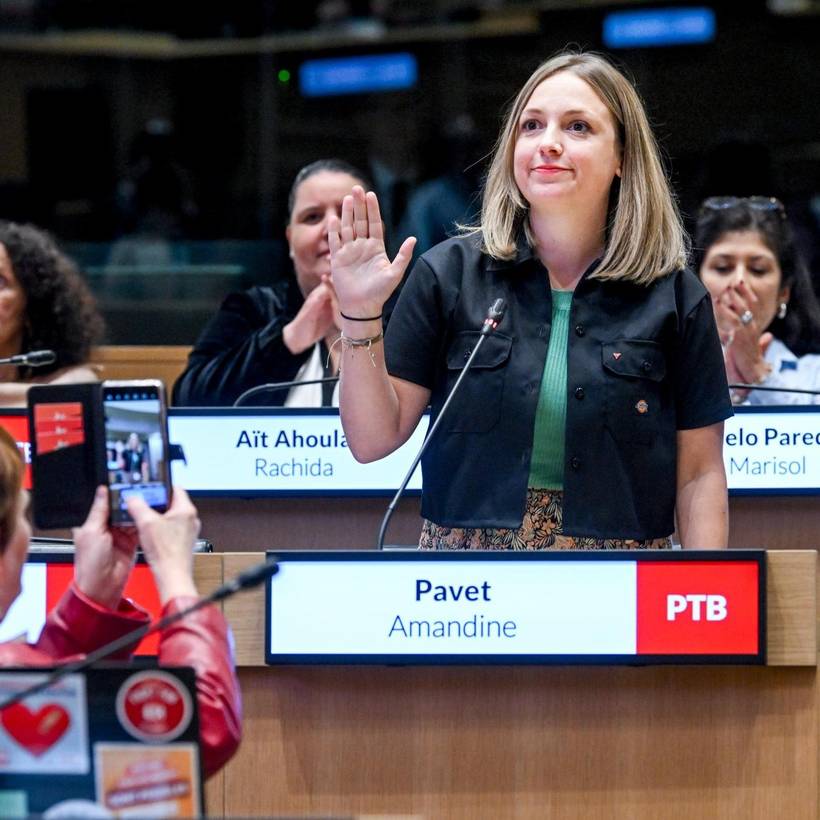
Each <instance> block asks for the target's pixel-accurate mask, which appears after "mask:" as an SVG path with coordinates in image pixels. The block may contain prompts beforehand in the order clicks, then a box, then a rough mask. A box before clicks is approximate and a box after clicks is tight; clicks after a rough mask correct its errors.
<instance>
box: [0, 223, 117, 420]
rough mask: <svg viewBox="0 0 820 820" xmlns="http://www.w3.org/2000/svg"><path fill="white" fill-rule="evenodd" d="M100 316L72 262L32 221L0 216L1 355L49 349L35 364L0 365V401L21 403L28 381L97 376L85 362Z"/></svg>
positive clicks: (5, 404) (52, 381) (99, 333)
mask: <svg viewBox="0 0 820 820" xmlns="http://www.w3.org/2000/svg"><path fill="white" fill-rule="evenodd" d="M102 328H103V323H102V318H101V317H100V314H99V313H98V311H97V307H96V304H95V302H94V298H93V297H92V295H91V292H90V291H89V289H88V287H87V286H86V284H85V281H84V280H83V279H82V277H81V276H80V274H79V272H78V271H77V268H76V267H75V265H74V263H73V262H72V261H71V260H70V259H69V258H68V257H67V256H65V254H63V253H62V252H61V251H60V249H59V248H58V247H57V245H56V244H55V243H54V241H53V240H52V239H51V237H50V236H49V235H48V234H46V233H45V232H44V231H41V230H39V229H38V228H35V227H34V226H33V225H18V224H16V223H14V222H5V221H0V358H8V357H10V356H16V355H17V354H19V353H27V352H30V351H32V350H53V351H54V352H55V354H56V355H57V358H56V361H55V362H54V363H53V364H50V365H46V366H44V367H38V368H36V369H33V368H30V367H15V366H13V365H0V406H2V407H20V406H22V407H25V404H26V394H27V393H28V389H29V387H30V386H31V385H32V384H55V383H70V382H88V381H96V380H97V375H96V373H95V372H94V371H93V370H92V369H91V367H90V366H89V364H88V361H89V358H90V356H91V348H92V346H93V345H95V344H97V343H98V342H99V341H100V338H101V336H102Z"/></svg>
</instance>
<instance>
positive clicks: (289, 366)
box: [173, 280, 312, 407]
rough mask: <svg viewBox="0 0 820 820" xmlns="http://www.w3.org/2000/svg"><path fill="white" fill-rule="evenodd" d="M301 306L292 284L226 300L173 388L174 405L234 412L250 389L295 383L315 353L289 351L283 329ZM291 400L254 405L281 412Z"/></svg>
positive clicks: (276, 395) (281, 395) (278, 396)
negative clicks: (239, 401)
mask: <svg viewBox="0 0 820 820" xmlns="http://www.w3.org/2000/svg"><path fill="white" fill-rule="evenodd" d="M302 303H303V299H302V295H301V293H300V292H299V288H298V287H297V286H296V284H295V283H294V282H292V281H290V280H285V281H283V282H281V283H277V285H276V287H254V288H251V289H250V290H246V291H243V292H241V293H232V294H230V295H229V296H227V297H226V299H225V301H224V302H223V303H222V306H221V307H220V308H219V312H218V313H217V314H216V316H214V317H213V319H211V321H210V322H208V324H207V326H206V327H205V330H204V331H203V332H202V334H201V335H200V337H199V339H198V341H197V343H196V345H195V346H194V349H193V350H192V351H191V355H190V356H189V357H188V366H187V367H186V368H185V371H184V372H183V374H182V375H181V376H180V377H179V379H177V382H176V384H175V385H174V391H173V404H175V405H177V406H179V407H225V406H228V407H229V406H230V405H232V404H233V403H234V401H236V399H237V398H238V397H239V396H240V395H241V394H242V393H244V392H245V391H246V390H248V389H249V388H251V387H256V386H257V385H260V384H266V383H268V382H286V381H291V380H292V379H294V378H295V377H296V374H297V373H298V371H299V368H300V367H301V366H302V364H303V363H304V362H305V361H306V360H307V359H308V358H309V356H310V354H311V353H312V348H308V349H307V350H305V351H304V352H303V353H299V354H296V355H294V354H293V353H291V352H290V351H289V350H288V349H287V347H285V343H284V341H283V340H282V329H283V328H284V327H285V325H286V324H288V322H290V321H291V320H292V319H293V317H294V316H295V315H296V314H297V313H298V311H299V308H300V307H301V305H302ZM287 396H288V391H287V390H279V391H276V392H271V393H267V394H263V395H261V396H258V397H257V398H256V399H255V401H254V404H256V405H259V404H267V405H270V406H272V407H279V406H281V405H283V404H284V403H285V400H286V399H287Z"/></svg>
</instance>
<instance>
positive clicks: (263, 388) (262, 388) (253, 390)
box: [0, 362, 339, 407]
mask: <svg viewBox="0 0 820 820" xmlns="http://www.w3.org/2000/svg"><path fill="white" fill-rule="evenodd" d="M0 364H2V362H0ZM337 381H339V377H338V376H328V377H327V378H325V379H306V380H304V381H294V382H271V383H270V384H257V385H256V387H250V388H248V389H247V390H246V391H245V392H244V393H240V395H239V397H238V398H237V399H236V401H235V402H234V403H233V405H232V406H233V407H241V406H242V405H243V404H244V402H245V399H249V398H250V397H251V396H255V395H256V394H257V393H267V392H268V391H270V392H271V393H275V392H276V391H277V390H290V388H291V387H300V386H301V385H303V384H330V383H331V382H337Z"/></svg>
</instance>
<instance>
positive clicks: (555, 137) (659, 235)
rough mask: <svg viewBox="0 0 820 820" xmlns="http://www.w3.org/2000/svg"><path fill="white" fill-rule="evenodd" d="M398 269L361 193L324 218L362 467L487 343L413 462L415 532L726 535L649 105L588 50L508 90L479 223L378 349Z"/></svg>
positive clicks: (716, 424)
mask: <svg viewBox="0 0 820 820" xmlns="http://www.w3.org/2000/svg"><path fill="white" fill-rule="evenodd" d="M413 243H414V240H413V239H412V238H410V239H408V240H406V241H405V242H404V244H403V245H402V247H401V248H400V249H399V253H398V254H397V256H396V258H395V260H393V261H392V262H391V261H390V260H389V259H388V258H387V256H386V255H385V252H384V242H383V237H382V229H381V221H380V219H379V208H378V202H377V200H376V197H375V195H374V194H373V193H367V194H365V192H364V191H363V190H362V189H361V188H356V189H354V192H353V195H352V196H349V197H346V198H345V201H344V204H343V208H342V215H341V219H340V220H338V219H336V220H332V222H331V227H330V249H331V267H332V271H333V285H334V288H335V291H336V294H337V297H338V301H339V306H340V310H341V315H342V333H343V339H342V342H343V350H344V353H343V361H342V372H343V374H344V375H343V379H342V387H341V411H342V420H343V423H344V428H345V433H346V435H347V441H348V444H349V446H350V447H351V450H352V452H353V453H354V455H355V456H356V457H357V458H358V459H359V460H361V461H370V460H373V459H378V458H381V457H383V456H385V455H386V454H388V453H390V452H392V451H393V450H395V449H396V448H397V447H398V446H400V445H401V444H402V443H403V442H404V441H406V439H407V438H408V437H409V435H410V434H411V433H412V431H413V429H414V428H415V427H416V425H417V424H418V422H419V419H420V418H421V416H422V413H423V412H424V408H425V407H426V406H427V405H428V403H429V404H431V407H432V415H433V418H435V417H436V415H437V414H438V413H439V412H440V410H441V406H442V404H443V402H444V400H445V397H446V395H447V393H448V392H449V390H450V389H451V387H452V386H453V384H454V383H455V380H456V378H457V376H458V374H459V372H460V370H461V368H462V367H463V365H464V362H465V360H466V358H467V357H468V356H469V354H470V351H471V350H472V348H473V347H474V345H475V343H476V341H477V338H478V331H479V329H480V327H481V325H482V322H483V320H484V317H485V315H486V312H487V308H488V307H489V305H491V304H492V303H493V301H494V300H495V299H496V298H498V297H502V298H504V299H505V300H506V303H507V311H506V315H505V317H504V319H503V321H502V323H501V325H500V328H499V330H498V331H496V332H495V333H494V334H493V335H492V336H490V337H489V338H488V339H487V342H486V343H485V344H484V345H483V347H482V348H481V350H480V351H479V355H478V356H477V358H476V361H475V363H474V366H473V368H472V370H471V372H470V373H468V374H467V377H466V378H465V381H464V382H463V384H462V388H461V390H460V392H459V394H458V396H457V398H456V399H455V401H454V402H453V404H452V405H451V407H450V409H449V411H448V417H447V419H445V420H444V421H443V423H442V427H441V428H440V430H439V431H438V433H437V434H436V439H435V440H434V441H433V442H432V443H431V446H430V448H429V449H428V451H427V453H426V454H425V458H424V461H423V469H424V492H423V496H422V515H423V517H424V519H425V521H424V526H423V530H422V536H421V544H420V545H421V546H422V547H424V548H432V549H436V548H438V549H442V548H444V549H448V548H449V549H476V548H477V549H498V548H504V549H541V548H549V547H554V548H568V549H577V548H589V549H607V548H621V547H631V548H644V547H655V548H658V547H665V546H668V545H669V544H670V541H669V536H670V535H671V533H672V531H673V529H674V526H675V521H674V517H675V513H677V531H678V535H679V537H680V541H681V543H682V544H683V546H684V547H694V548H724V547H725V546H726V542H727V530H728V521H727V492H726V476H725V472H724V467H723V459H722V443H723V421H724V419H726V418H727V417H728V416H730V415H731V413H732V410H731V404H730V402H729V392H728V389H727V384H726V376H725V372H724V368H723V360H722V356H721V349H720V342H719V339H718V336H717V331H716V329H715V321H714V316H713V313H712V306H711V301H710V299H709V295H708V293H707V292H706V290H705V288H704V287H703V285H701V283H700V282H699V281H698V280H697V277H696V276H695V275H694V274H693V273H692V272H691V271H688V270H684V265H685V260H686V250H687V247H686V241H685V234H684V232H683V229H682V227H681V223H680V219H679V216H678V212H677V209H676V207H675V205H674V202H673V199H672V196H671V193H670V190H669V185H668V182H667V180H666V177H665V175H664V172H663V169H662V165H661V162H660V159H659V155H658V149H657V145H656V142H655V140H654V137H653V135H652V132H651V130H650V127H649V124H648V121H647V118H646V114H645V112H644V109H643V106H642V104H641V101H640V99H639V97H638V95H637V93H636V91H635V89H634V88H633V86H632V85H631V84H630V83H629V81H628V80H627V79H626V78H625V77H624V76H623V75H622V74H621V73H620V72H619V71H617V70H616V69H615V68H614V67H613V66H612V65H611V64H610V63H609V62H608V61H607V60H606V59H604V58H603V57H601V56H598V55H595V54H583V53H582V54H561V55H559V56H557V57H554V58H553V59H551V60H549V61H547V62H546V63H544V64H543V65H542V66H540V67H539V68H538V69H537V70H536V71H535V72H534V73H533V75H532V76H531V77H530V78H529V80H527V82H526V83H525V85H524V87H523V88H522V89H521V91H520V92H519V93H518V96H517V97H516V99H515V101H514V103H513V106H512V109H511V111H510V113H509V116H508V117H507V120H506V124H505V126H504V128H503V130H502V133H501V135H500V137H499V140H498V143H497V146H496V149H495V153H494V157H493V161H492V164H491V167H490V170H489V174H488V177H487V183H486V187H485V191H484V199H483V204H482V213H481V224H480V225H479V226H477V227H476V228H475V229H474V230H472V231H470V232H469V233H467V235H465V236H462V237H459V238H455V239H451V240H448V241H447V242H444V243H442V244H441V245H438V246H436V247H435V248H433V249H432V250H431V251H429V252H428V253H426V254H424V255H423V256H422V257H421V258H420V260H419V262H418V264H417V265H416V267H415V268H414V269H413V272H412V274H411V275H410V277H409V279H408V281H407V283H406V284H405V286H404V289H403V291H402V294H401V297H400V299H399V302H398V304H397V306H396V310H395V312H394V313H393V316H392V318H391V323H390V330H389V335H388V338H387V341H386V345H385V346H383V345H382V337H381V325H380V320H379V316H380V314H381V312H382V307H383V305H384V303H385V302H386V300H387V298H388V297H389V295H390V293H391V292H392V290H393V289H394V288H395V287H396V285H397V283H398V282H399V281H400V280H401V277H402V274H403V272H404V268H405V267H406V266H407V261H408V260H409V258H410V256H411V253H412V248H413Z"/></svg>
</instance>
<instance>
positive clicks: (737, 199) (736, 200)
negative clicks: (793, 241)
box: [700, 196, 786, 219]
mask: <svg viewBox="0 0 820 820" xmlns="http://www.w3.org/2000/svg"><path fill="white" fill-rule="evenodd" d="M739 205H745V206H747V207H748V208H751V209H752V210H755V211H766V212H768V213H776V214H778V215H779V216H780V218H781V219H785V218H786V209H785V208H784V207H783V203H782V202H781V201H780V200H779V199H777V198H776V197H773V196H710V197H709V198H708V199H704V200H703V202H702V203H701V206H700V211H701V213H703V212H704V211H725V210H727V209H729V208H737V207H738V206H739Z"/></svg>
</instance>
